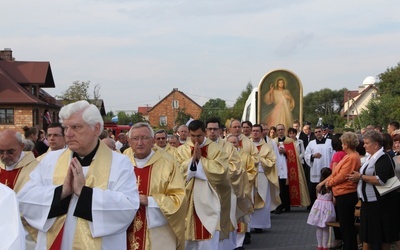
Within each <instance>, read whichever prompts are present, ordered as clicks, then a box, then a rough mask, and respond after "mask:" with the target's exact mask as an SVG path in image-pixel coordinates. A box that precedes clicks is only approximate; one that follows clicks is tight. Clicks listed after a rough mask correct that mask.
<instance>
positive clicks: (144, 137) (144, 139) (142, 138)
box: [131, 135, 151, 142]
mask: <svg viewBox="0 0 400 250" xmlns="http://www.w3.org/2000/svg"><path fill="white" fill-rule="evenodd" d="M150 139H151V137H150V136H146V135H145V136H133V137H131V140H132V141H135V142H138V141H139V140H142V141H148V140H150Z"/></svg>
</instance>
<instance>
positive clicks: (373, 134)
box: [363, 130, 383, 147]
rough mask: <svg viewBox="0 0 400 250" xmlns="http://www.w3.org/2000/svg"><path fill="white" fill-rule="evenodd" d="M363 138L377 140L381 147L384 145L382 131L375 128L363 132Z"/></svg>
mask: <svg viewBox="0 0 400 250" xmlns="http://www.w3.org/2000/svg"><path fill="white" fill-rule="evenodd" d="M363 139H368V140H370V141H371V142H376V143H378V145H379V147H382V145H383V137H382V134H381V133H380V132H377V131H375V130H368V131H366V132H365V133H364V134H363Z"/></svg>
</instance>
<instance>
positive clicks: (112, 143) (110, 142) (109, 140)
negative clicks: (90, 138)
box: [102, 137, 117, 151]
mask: <svg viewBox="0 0 400 250" xmlns="http://www.w3.org/2000/svg"><path fill="white" fill-rule="evenodd" d="M102 141H103V142H104V143H105V144H106V145H107V146H108V147H109V148H110V149H111V150H113V151H115V150H117V148H116V147H115V141H114V140H113V139H112V138H109V137H107V138H104V139H102Z"/></svg>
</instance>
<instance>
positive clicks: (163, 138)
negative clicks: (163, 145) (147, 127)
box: [156, 137, 167, 141]
mask: <svg viewBox="0 0 400 250" xmlns="http://www.w3.org/2000/svg"><path fill="white" fill-rule="evenodd" d="M165 139H167V138H166V137H157V138H156V140H157V141H161V140H165Z"/></svg>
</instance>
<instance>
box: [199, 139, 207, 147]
mask: <svg viewBox="0 0 400 250" xmlns="http://www.w3.org/2000/svg"><path fill="white" fill-rule="evenodd" d="M206 140H207V139H206V138H204V140H203V142H202V143H201V144H200V148H202V147H204V145H206Z"/></svg>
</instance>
